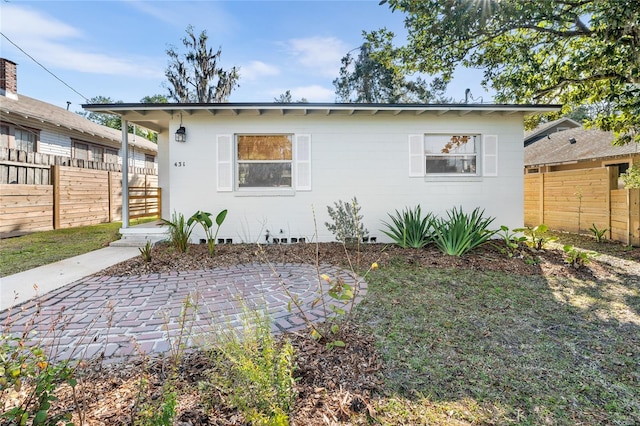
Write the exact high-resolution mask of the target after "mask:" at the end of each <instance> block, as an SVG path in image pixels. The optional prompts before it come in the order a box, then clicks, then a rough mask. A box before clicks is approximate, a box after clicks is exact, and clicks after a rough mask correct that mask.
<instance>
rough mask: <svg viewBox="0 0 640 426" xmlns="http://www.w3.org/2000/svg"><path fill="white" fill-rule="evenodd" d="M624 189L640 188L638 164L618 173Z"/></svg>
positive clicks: (639, 167)
mask: <svg viewBox="0 0 640 426" xmlns="http://www.w3.org/2000/svg"><path fill="white" fill-rule="evenodd" d="M620 179H622V182H624V187H625V189H637V188H640V165H638V164H634V165H632V166H631V167H629V168H628V169H627V171H626V172H624V173H622V174H621V175H620Z"/></svg>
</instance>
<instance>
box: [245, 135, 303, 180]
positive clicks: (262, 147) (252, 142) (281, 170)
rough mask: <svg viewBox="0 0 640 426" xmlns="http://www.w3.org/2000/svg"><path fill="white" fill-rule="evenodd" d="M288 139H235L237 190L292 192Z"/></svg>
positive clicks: (264, 136) (261, 136)
mask: <svg viewBox="0 0 640 426" xmlns="http://www.w3.org/2000/svg"><path fill="white" fill-rule="evenodd" d="M292 147H293V144H292V137H291V135H238V136H237V155H238V157H237V160H238V163H237V174H236V177H237V183H238V187H239V188H283V187H284V188H291V185H292V180H291V170H292V163H293V162H292V152H293V151H292Z"/></svg>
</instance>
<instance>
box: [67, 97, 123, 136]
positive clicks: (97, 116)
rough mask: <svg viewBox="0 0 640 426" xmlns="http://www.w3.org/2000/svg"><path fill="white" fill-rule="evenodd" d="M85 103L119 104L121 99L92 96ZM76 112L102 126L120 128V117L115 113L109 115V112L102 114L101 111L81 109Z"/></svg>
mask: <svg viewBox="0 0 640 426" xmlns="http://www.w3.org/2000/svg"><path fill="white" fill-rule="evenodd" d="M87 103H90V104H121V103H122V101H114V100H113V99H111V98H110V97H108V96H100V95H98V96H94V97H93V98H91V99H89V101H88V102H87ZM77 114H79V115H81V116H83V117H84V118H86V119H87V120H89V121H93V122H94V123H98V124H100V125H102V126H107V127H111V128H112V129H118V130H120V129H121V128H122V120H120V117H119V116H117V115H111V114H103V113H98V112H88V111H81V112H77Z"/></svg>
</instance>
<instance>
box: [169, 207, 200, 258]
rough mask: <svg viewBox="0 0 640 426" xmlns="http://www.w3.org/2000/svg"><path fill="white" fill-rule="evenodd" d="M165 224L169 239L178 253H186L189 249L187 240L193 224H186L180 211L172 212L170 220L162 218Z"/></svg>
mask: <svg viewBox="0 0 640 426" xmlns="http://www.w3.org/2000/svg"><path fill="white" fill-rule="evenodd" d="M162 222H163V223H164V224H165V225H168V226H169V241H171V244H172V245H173V247H175V249H176V250H178V251H179V252H180V253H186V252H187V250H188V249H189V240H190V238H191V231H192V230H193V225H192V224H188V223H187V221H186V220H185V219H184V215H183V214H182V213H176V212H173V215H172V216H171V221H168V220H166V219H162Z"/></svg>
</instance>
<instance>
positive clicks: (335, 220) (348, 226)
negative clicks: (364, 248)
mask: <svg viewBox="0 0 640 426" xmlns="http://www.w3.org/2000/svg"><path fill="white" fill-rule="evenodd" d="M327 211H328V212H329V217H330V218H331V220H332V222H331V223H330V222H325V226H326V227H327V229H328V230H329V231H331V232H332V233H333V235H335V237H336V239H337V240H338V241H340V242H342V243H348V242H354V241H357V242H359V241H360V240H361V239H362V238H363V237H366V236H367V235H369V231H367V230H366V229H365V228H364V225H363V223H362V215H361V214H360V206H359V205H358V200H357V199H356V197H353V199H352V200H351V201H349V202H345V201H341V200H338V201H337V202H335V203H334V207H331V206H327Z"/></svg>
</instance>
